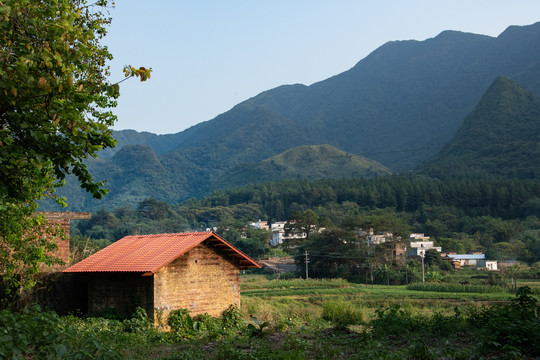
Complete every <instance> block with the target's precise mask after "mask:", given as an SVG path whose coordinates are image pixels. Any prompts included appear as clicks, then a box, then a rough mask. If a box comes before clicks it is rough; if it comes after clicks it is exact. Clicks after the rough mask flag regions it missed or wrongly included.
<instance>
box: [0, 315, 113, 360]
mask: <svg viewBox="0 0 540 360" xmlns="http://www.w3.org/2000/svg"><path fill="white" fill-rule="evenodd" d="M0 329H2V332H1V334H0V358H2V359H4V358H14V359H18V358H21V359H22V358H26V359H51V358H52V359H121V355H120V353H119V352H118V351H116V350H115V349H113V348H112V346H111V345H110V344H108V343H104V341H103V340H102V339H101V338H100V337H99V336H98V335H96V334H95V333H88V332H84V331H80V330H79V329H77V328H75V327H73V326H71V325H70V324H69V323H66V322H64V321H62V320H61V319H60V317H58V315H56V313H53V312H40V309H39V308H38V307H34V308H32V309H27V310H25V311H24V312H22V313H17V312H10V311H7V310H4V311H1V312H0Z"/></svg>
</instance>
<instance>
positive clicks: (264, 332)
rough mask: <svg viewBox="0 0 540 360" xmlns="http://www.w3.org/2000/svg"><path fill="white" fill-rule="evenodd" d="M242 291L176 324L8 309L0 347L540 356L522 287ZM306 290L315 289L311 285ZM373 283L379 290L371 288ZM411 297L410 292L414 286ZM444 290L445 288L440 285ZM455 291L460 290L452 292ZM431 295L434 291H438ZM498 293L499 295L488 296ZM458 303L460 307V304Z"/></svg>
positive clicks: (252, 280)
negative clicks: (216, 311)
mask: <svg viewBox="0 0 540 360" xmlns="http://www.w3.org/2000/svg"><path fill="white" fill-rule="evenodd" d="M291 286H294V288H295V289H294V290H296V293H292V294H289V295H283V294H282V295H270V294H269V293H264V294H263V293H261V294H260V295H255V296H254V295H251V296H249V297H244V298H243V306H242V311H240V310H239V309H238V308H236V307H234V306H231V307H230V308H229V309H227V310H226V311H225V312H224V313H223V315H222V316H221V317H219V318H213V317H210V316H208V315H207V314H201V315H198V316H195V317H191V316H190V315H189V314H188V312H187V311H186V310H177V311H174V312H173V313H172V314H171V316H170V317H169V319H168V323H169V325H170V331H168V332H165V331H163V329H162V327H161V326H154V325H153V323H152V322H151V321H150V320H149V319H148V318H147V316H146V313H145V312H144V310H142V309H140V308H139V309H138V310H137V311H136V312H135V313H134V314H133V316H132V317H131V318H130V319H125V320H113V319H106V318H77V317H74V316H67V317H58V316H57V315H56V314H54V313H50V312H42V311H40V310H39V309H38V308H29V309H27V310H25V311H24V312H10V311H2V312H0V326H1V328H2V329H3V332H2V334H0V356H2V357H5V358H33V359H46V358H51V357H52V358H55V359H74V358H81V359H82V358H84V359H121V358H126V359H148V358H154V359H159V360H166V359H169V360H172V359H224V358H226V359H232V358H234V359H342V358H343V357H347V358H352V359H363V358H384V359H399V358H411V359H412V358H422V359H437V358H460V359H475V358H479V357H483V358H490V359H499V358H523V359H529V358H530V359H533V358H535V357H537V356H538V355H540V348H539V347H538V342H537V341H535V339H537V338H538V336H539V335H540V314H539V313H538V300H537V299H536V298H535V297H534V296H533V295H532V293H531V289H529V288H528V287H522V288H520V289H519V291H518V292H517V294H516V296H509V295H506V298H505V301H504V302H500V300H501V299H500V298H499V299H494V298H491V297H489V296H491V295H490V294H477V296H478V298H477V299H478V300H480V301H481V302H482V303H483V304H484V305H480V304H477V303H475V302H472V301H470V299H466V298H461V297H460V296H461V295H460V294H453V297H451V298H447V299H446V300H445V299H439V300H434V299H436V298H430V297H429V292H423V294H424V295H426V296H427V297H424V298H419V299H416V298H415V297H414V296H413V295H414V293H415V291H411V290H406V289H403V288H399V289H398V288H397V287H386V286H381V287H380V288H381V289H380V290H383V291H389V292H386V293H382V292H381V293H378V294H377V292H378V286H374V287H371V286H364V285H358V284H351V283H347V282H346V281H344V280H340V279H335V280H330V279H326V280H315V281H305V280H300V279H295V280H285V281H284V280H269V279H267V278H265V277H262V276H254V275H251V276H246V277H243V279H242V289H243V290H242V291H243V292H244V289H246V288H252V289H260V290H262V289H263V288H266V287H268V288H271V289H275V290H276V291H284V292H285V291H290V290H291ZM343 286H351V287H358V288H360V287H362V288H364V289H365V292H363V293H357V294H348V295H339V296H336V295H333V294H328V295H321V294H322V293H324V292H322V293H320V292H319V290H323V289H339V288H342V287H343ZM302 290H306V294H304V295H302V294H303V291H302ZM367 291H373V294H374V295H375V297H369V296H368V294H367ZM407 294H409V295H411V297H408V296H409V295H407ZM433 294H436V293H433ZM450 295H451V294H450ZM430 299H431V300H430ZM492 300H498V301H497V303H496V304H490V305H485V304H486V302H490V301H492ZM456 304H457V306H456Z"/></svg>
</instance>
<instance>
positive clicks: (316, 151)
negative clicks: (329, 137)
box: [212, 145, 392, 189]
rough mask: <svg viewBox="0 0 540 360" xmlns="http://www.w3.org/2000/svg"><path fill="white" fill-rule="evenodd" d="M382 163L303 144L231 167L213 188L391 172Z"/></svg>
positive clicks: (387, 173) (364, 175)
mask: <svg viewBox="0 0 540 360" xmlns="http://www.w3.org/2000/svg"><path fill="white" fill-rule="evenodd" d="M391 174H392V171H390V170H389V169H388V168H386V167H384V166H382V165H381V164H379V163H377V162H375V161H373V160H369V159H366V158H364V157H362V156H359V155H353V154H348V153H346V152H344V151H341V150H339V149H337V148H335V147H333V146H330V145H304V146H297V147H295V148H292V149H290V150H287V151H285V152H283V153H281V154H279V155H276V156H273V157H271V158H269V159H266V160H263V161H261V162H257V163H244V164H240V165H237V166H235V167H233V168H232V169H231V170H229V171H227V172H226V173H225V174H224V175H223V176H222V177H221V178H219V179H217V180H216V181H215V182H214V183H213V184H212V187H213V188H214V189H220V188H233V187H237V186H243V185H248V184H258V183H262V182H271V181H278V180H283V179H308V180H314V179H340V178H351V177H354V178H359V177H368V178H369V177H374V176H379V175H391Z"/></svg>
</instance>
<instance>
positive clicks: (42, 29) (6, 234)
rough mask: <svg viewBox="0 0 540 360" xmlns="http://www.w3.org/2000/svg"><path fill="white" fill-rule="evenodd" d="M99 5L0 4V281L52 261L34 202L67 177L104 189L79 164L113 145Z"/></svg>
mask: <svg viewBox="0 0 540 360" xmlns="http://www.w3.org/2000/svg"><path fill="white" fill-rule="evenodd" d="M107 6H108V1H107V0H98V1H97V2H95V3H92V4H87V2H86V1H85V0H69V1H68V0H50V1H34V0H4V1H2V2H0V224H1V226H0V239H1V244H0V273H2V275H3V279H4V282H6V284H7V285H8V288H9V287H11V286H20V285H21V284H22V283H24V284H27V285H29V286H30V285H31V284H32V282H31V281H24V280H22V277H21V276H22V275H23V274H26V273H27V272H26V270H25V271H22V270H21V268H26V269H31V270H32V271H30V272H31V273H32V272H34V271H37V270H36V269H37V267H38V264H39V263H49V262H50V261H52V260H51V259H50V256H48V255H47V254H48V251H46V250H50V249H51V248H53V247H54V244H52V243H51V242H50V241H48V240H47V238H48V236H47V234H46V233H45V232H44V231H43V230H42V229H41V230H39V229H38V228H43V225H45V224H44V222H43V220H42V219H32V217H33V213H34V211H35V209H36V208H37V200H39V199H42V198H44V197H54V189H55V188H56V187H58V186H61V185H62V184H63V180H64V178H65V176H66V175H67V174H74V175H75V176H76V177H77V179H78V181H79V182H80V184H81V187H83V188H84V189H86V190H87V191H89V192H90V193H91V194H92V195H93V196H94V197H95V198H101V197H102V196H103V195H105V194H106V192H107V191H106V190H105V189H104V188H103V183H102V182H97V181H95V180H94V179H93V178H92V176H91V174H90V173H89V172H88V170H87V168H86V166H85V164H84V160H85V159H86V158H88V157H95V156H97V153H98V151H99V150H101V149H103V148H106V147H113V146H114V145H115V140H114V139H113V137H112V130H111V126H112V125H113V123H114V121H115V119H116V117H115V116H114V115H113V113H112V112H111V109H112V108H114V106H116V99H117V97H118V96H119V86H118V83H116V84H114V83H111V82H110V81H109V80H108V78H107V77H108V75H109V69H108V66H107V61H108V60H110V59H111V58H112V56H111V54H110V53H109V51H108V50H107V47H106V46H104V45H102V44H101V39H102V38H103V37H104V36H105V35H106V33H107V31H106V27H107V25H108V24H109V22H110V19H109V18H108V16H107V15H106V14H105V12H106V9H107ZM125 73H126V76H127V77H132V76H138V77H140V79H141V80H146V79H147V78H148V77H149V75H150V70H147V69H144V68H140V69H135V68H133V67H131V66H127V67H126V69H125ZM59 202H61V203H63V201H62V200H59ZM30 229H32V230H31V231H30ZM23 238H24V240H22V239H23ZM28 244H34V245H32V247H31V248H28ZM25 266H26V267H25Z"/></svg>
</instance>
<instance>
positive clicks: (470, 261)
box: [443, 253, 486, 266]
mask: <svg viewBox="0 0 540 360" xmlns="http://www.w3.org/2000/svg"><path fill="white" fill-rule="evenodd" d="M443 259H448V260H450V261H451V262H453V263H459V265H460V266H465V265H469V266H477V261H485V260H486V255H484V254H478V253H477V254H447V255H446V256H445V257H444V258H443Z"/></svg>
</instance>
